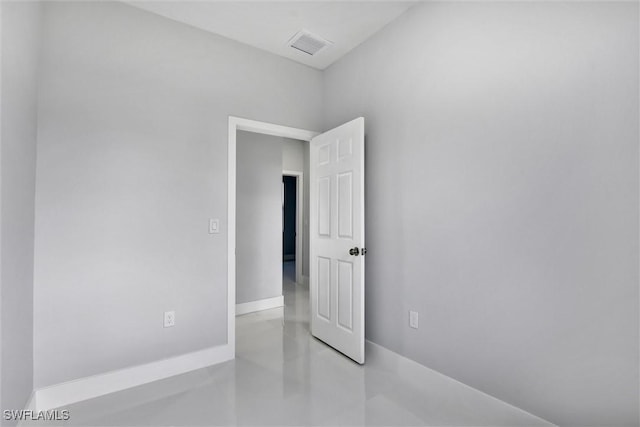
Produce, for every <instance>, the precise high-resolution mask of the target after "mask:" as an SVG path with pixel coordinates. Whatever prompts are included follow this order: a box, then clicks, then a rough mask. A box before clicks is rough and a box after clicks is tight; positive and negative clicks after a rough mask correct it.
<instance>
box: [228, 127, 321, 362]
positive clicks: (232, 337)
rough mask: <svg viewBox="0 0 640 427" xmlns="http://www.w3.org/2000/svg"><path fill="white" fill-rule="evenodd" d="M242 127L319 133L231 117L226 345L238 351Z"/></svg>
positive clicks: (295, 134)
mask: <svg viewBox="0 0 640 427" xmlns="http://www.w3.org/2000/svg"><path fill="white" fill-rule="evenodd" d="M239 130H244V131H247V132H254V133H261V134H264V135H272V136H280V137H284V138H291V139H298V140H300V141H306V142H309V141H311V139H312V138H314V137H315V136H316V135H319V133H318V132H313V131H310V130H304V129H298V128H293V127H289V126H281V125H276V124H273V123H267V122H259V121H256V120H250V119H243V118H240V117H234V116H229V143H228V149H227V183H228V185H227V344H228V345H229V346H230V347H231V348H232V349H233V357H234V358H235V354H236V133H237V132H238V131H239Z"/></svg>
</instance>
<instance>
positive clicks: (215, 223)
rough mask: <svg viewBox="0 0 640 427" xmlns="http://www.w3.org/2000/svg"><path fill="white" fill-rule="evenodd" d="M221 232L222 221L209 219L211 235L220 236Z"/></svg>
mask: <svg viewBox="0 0 640 427" xmlns="http://www.w3.org/2000/svg"><path fill="white" fill-rule="evenodd" d="M219 232H220V220H219V219H215V218H211V219H209V234H218V233H219Z"/></svg>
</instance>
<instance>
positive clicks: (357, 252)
mask: <svg viewBox="0 0 640 427" xmlns="http://www.w3.org/2000/svg"><path fill="white" fill-rule="evenodd" d="M349 255H354V256H358V255H360V249H358V248H351V249H349Z"/></svg>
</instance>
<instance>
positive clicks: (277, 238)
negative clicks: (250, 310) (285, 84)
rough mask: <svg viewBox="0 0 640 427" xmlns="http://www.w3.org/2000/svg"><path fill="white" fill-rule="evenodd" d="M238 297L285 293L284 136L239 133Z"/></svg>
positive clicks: (245, 299) (242, 300) (250, 298)
mask: <svg viewBox="0 0 640 427" xmlns="http://www.w3.org/2000/svg"><path fill="white" fill-rule="evenodd" d="M236 164H237V166H236V168H237V169H236V176H237V181H236V198H237V199H236V221H237V222H236V229H237V234H236V302H237V303H238V304H240V303H245V302H250V301H257V300H261V299H265V298H272V297H277V296H280V295H282V138H277V137H274V136H268V135H261V134H257V133H251V132H242V131H239V132H238V133H237V151H236Z"/></svg>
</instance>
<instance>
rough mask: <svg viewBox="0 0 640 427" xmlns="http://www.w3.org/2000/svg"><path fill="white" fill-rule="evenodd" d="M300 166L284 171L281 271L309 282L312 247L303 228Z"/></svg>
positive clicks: (296, 279) (303, 216)
mask: <svg viewBox="0 0 640 427" xmlns="http://www.w3.org/2000/svg"><path fill="white" fill-rule="evenodd" d="M300 169H303V171H293V170H283V171H282V263H283V266H282V271H283V273H282V274H283V275H284V277H285V279H289V280H291V281H293V282H295V283H297V284H300V285H303V284H306V283H305V279H304V277H305V276H304V263H305V260H306V259H307V258H308V257H309V251H308V246H306V247H305V240H306V239H308V236H307V235H306V234H307V233H305V231H304V218H305V199H304V173H305V171H304V166H302V167H301V168H300ZM306 211H308V207H307V209H306ZM307 215H308V213H307ZM305 248H306V249H307V250H305Z"/></svg>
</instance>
